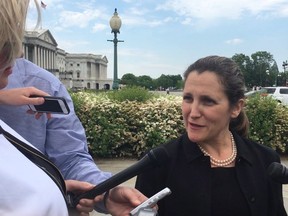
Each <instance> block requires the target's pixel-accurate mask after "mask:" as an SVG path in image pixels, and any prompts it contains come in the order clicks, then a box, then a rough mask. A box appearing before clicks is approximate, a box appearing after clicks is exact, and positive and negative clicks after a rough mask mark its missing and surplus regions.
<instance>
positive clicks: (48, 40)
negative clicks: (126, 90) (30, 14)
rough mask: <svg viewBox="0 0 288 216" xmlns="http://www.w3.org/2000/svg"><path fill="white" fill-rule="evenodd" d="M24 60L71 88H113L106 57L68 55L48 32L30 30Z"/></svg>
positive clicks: (25, 39)
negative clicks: (48, 72) (108, 76)
mask: <svg viewBox="0 0 288 216" xmlns="http://www.w3.org/2000/svg"><path fill="white" fill-rule="evenodd" d="M23 50H24V58H26V59H28V60H29V61H31V62H33V63H35V64H36V65H38V66H40V67H42V68H44V69H46V70H47V71H50V72H51V73H52V74H54V75H55V76H56V77H58V78H59V79H60V81H61V82H62V83H63V84H64V85H65V86H66V88H67V89H70V88H76V89H95V90H99V89H111V88H112V82H113V80H112V79H108V78H107V64H108V60H107V58H106V56H103V55H96V54H87V53H86V54H84V53H81V54H80V53H67V52H65V50H62V49H60V48H58V44H57V42H56V40H55V39H54V37H53V36H52V34H51V32H50V31H49V30H47V29H39V30H33V31H32V30H31V31H26V32H25V36H24V41H23Z"/></svg>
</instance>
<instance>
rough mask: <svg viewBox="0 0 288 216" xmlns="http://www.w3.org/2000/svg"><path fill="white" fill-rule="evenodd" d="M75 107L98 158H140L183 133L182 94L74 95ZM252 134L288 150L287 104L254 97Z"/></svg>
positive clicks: (249, 104)
mask: <svg viewBox="0 0 288 216" xmlns="http://www.w3.org/2000/svg"><path fill="white" fill-rule="evenodd" d="M71 96H72V99H73V101H74V105H75V111H76V114H77V115H78V117H79V119H80V120H81V122H82V124H83V126H84V128H85V130H86V135H87V140H88V144H89V149H90V152H91V153H92V155H97V157H139V156H140V155H141V154H142V153H144V152H145V151H146V150H147V149H150V148H153V147H156V146H158V145H160V144H162V143H165V142H167V141H169V140H171V139H174V138H176V137H177V136H179V134H181V133H183V132H184V130H185V129H184V124H183V121H182V114H181V102H182V97H181V96H173V95H163V96H161V97H151V98H150V99H147V100H146V101H144V102H143V101H142V102H137V101H129V100H123V98H122V99H121V101H117V100H112V99H111V98H109V94H107V93H101V94H95V92H94V93H93V92H77V93H71ZM245 109H246V113H247V115H248V118H249V121H250V129H249V138H251V139H252V140H254V141H256V142H258V143H261V144H265V145H267V146H270V147H271V148H273V149H275V150H279V151H280V152H287V149H286V148H287V144H288V107H287V106H286V107H285V106H283V105H280V104H278V103H277V102H276V101H274V100H272V99H271V98H268V97H265V98H263V97H254V98H249V100H247V104H246V107H245Z"/></svg>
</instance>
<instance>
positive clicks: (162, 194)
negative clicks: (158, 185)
mask: <svg viewBox="0 0 288 216" xmlns="http://www.w3.org/2000/svg"><path fill="white" fill-rule="evenodd" d="M169 194H171V190H170V189H169V188H168V187H166V188H164V189H163V190H161V191H159V192H158V193H156V194H155V195H153V196H152V197H150V198H149V199H147V200H146V201H144V202H143V203H141V204H140V205H138V206H137V207H136V208H134V209H133V210H132V211H131V212H130V216H136V215H138V216H140V215H143V216H144V215H147V216H148V215H149V216H150V215H155V214H154V213H153V211H150V210H149V208H150V209H151V208H152V207H153V206H154V205H156V203H157V202H158V201H159V200H161V199H162V198H164V197H165V196H167V195H169ZM141 209H142V210H143V212H142V213H141V212H140V213H139V211H140V210H141Z"/></svg>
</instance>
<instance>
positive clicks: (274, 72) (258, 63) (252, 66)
mask: <svg viewBox="0 0 288 216" xmlns="http://www.w3.org/2000/svg"><path fill="white" fill-rule="evenodd" d="M232 59H233V60H234V61H235V62H236V63H237V64H238V66H239V67H240V69H241V70H242V72H243V74H244V77H245V82H246V86H247V87H250V88H251V87H252V86H272V85H276V84H278V83H277V78H278V74H279V70H278V66H277V63H276V61H275V60H274V58H273V55H271V54H270V53H268V52H266V51H258V52H256V53H253V54H252V55H251V58H250V57H249V56H246V55H244V54H242V53H240V54H235V55H234V56H232Z"/></svg>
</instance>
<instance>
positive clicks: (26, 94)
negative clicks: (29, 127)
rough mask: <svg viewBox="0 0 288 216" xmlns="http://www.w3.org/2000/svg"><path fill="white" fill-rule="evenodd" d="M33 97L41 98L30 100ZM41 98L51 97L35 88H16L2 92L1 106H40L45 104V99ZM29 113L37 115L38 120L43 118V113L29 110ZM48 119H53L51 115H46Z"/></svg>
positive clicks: (0, 93) (0, 91)
mask: <svg viewBox="0 0 288 216" xmlns="http://www.w3.org/2000/svg"><path fill="white" fill-rule="evenodd" d="M32 95H37V96H38V95H39V97H33V98H30V96H32ZM41 96H49V94H47V93H46V92H44V91H41V90H39V89H37V88H35V87H25V88H14V89H6V90H0V104H5V105H12V106H21V105H28V104H31V105H40V104H43V103H44V98H43V97H41ZM27 113H29V114H33V115H35V118H36V119H39V118H40V117H41V116H42V113H38V112H34V111H32V110H28V111H27ZM46 115H47V118H48V119H49V118H51V114H50V113H46Z"/></svg>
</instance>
